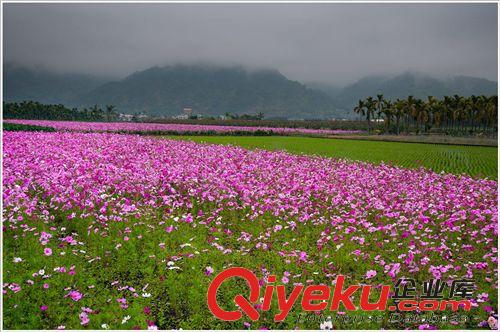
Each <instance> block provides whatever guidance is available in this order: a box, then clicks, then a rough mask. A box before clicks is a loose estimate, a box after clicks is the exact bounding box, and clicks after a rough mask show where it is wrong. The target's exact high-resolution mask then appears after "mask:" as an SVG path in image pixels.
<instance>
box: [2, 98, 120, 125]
mask: <svg viewBox="0 0 500 332" xmlns="http://www.w3.org/2000/svg"><path fill="white" fill-rule="evenodd" d="M3 112H4V113H3V116H4V118H8V119H36V120H72V121H115V120H117V119H118V113H117V112H116V108H115V106H113V105H106V107H105V109H102V108H101V107H99V106H98V105H94V106H92V107H90V108H88V109H87V108H84V109H81V110H78V109H76V108H73V109H70V108H67V107H65V106H64V105H62V104H57V105H45V104H42V103H39V102H36V101H23V102H20V103H5V102H4V104H3Z"/></svg>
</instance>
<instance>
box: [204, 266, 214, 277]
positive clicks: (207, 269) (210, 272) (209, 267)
mask: <svg viewBox="0 0 500 332" xmlns="http://www.w3.org/2000/svg"><path fill="white" fill-rule="evenodd" d="M212 273H214V269H213V268H212V267H211V266H207V267H206V268H205V275H206V276H209V275H211V274H212Z"/></svg>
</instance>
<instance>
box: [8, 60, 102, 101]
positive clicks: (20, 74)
mask: <svg viewBox="0 0 500 332" xmlns="http://www.w3.org/2000/svg"><path fill="white" fill-rule="evenodd" d="M106 80H107V79H106V78H103V77H97V76H92V75H85V74H60V73H55V72H52V71H50V70H47V69H43V68H34V67H25V66H22V65H17V64H14V63H5V64H4V66H3V97H4V100H5V101H23V100H33V101H38V102H41V103H47V104H57V103H71V102H72V100H74V99H75V98H77V96H78V95H79V94H81V93H82V92H85V91H89V90H91V89H94V88H96V87H98V86H99V85H101V84H103V83H104V82H106Z"/></svg>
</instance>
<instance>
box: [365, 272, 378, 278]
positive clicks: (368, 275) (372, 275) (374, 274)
mask: <svg viewBox="0 0 500 332" xmlns="http://www.w3.org/2000/svg"><path fill="white" fill-rule="evenodd" d="M376 275H377V271H375V270H368V271H366V279H371V278H373V277H375V276H376Z"/></svg>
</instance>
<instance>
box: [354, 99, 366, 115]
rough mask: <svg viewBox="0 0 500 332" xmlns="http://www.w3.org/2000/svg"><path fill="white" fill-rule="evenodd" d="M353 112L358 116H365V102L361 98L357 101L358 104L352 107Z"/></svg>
mask: <svg viewBox="0 0 500 332" xmlns="http://www.w3.org/2000/svg"><path fill="white" fill-rule="evenodd" d="M354 112H355V113H357V114H359V115H360V116H365V102H364V101H363V100H359V101H358V105H357V106H355V107H354Z"/></svg>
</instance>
